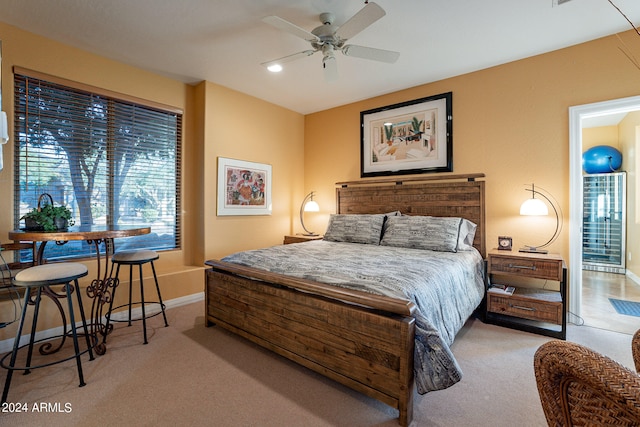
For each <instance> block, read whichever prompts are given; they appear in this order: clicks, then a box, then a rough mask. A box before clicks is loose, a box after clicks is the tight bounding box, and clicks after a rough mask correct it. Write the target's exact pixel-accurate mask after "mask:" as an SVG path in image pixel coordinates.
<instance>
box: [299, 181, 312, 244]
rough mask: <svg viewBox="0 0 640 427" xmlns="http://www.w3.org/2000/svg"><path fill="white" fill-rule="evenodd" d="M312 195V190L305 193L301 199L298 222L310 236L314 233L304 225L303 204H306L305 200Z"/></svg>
mask: <svg viewBox="0 0 640 427" xmlns="http://www.w3.org/2000/svg"><path fill="white" fill-rule="evenodd" d="M312 197H313V191H312V192H310V193H309V194H307V196H306V197H305V198H304V200H303V201H302V204H301V205H300V224H302V229H303V230H304V231H306V232H307V235H310V236H311V235H314V232H313V231H309V230H307V227H305V226H304V206H305V205H306V204H307V201H309V200H310V199H311V198H312Z"/></svg>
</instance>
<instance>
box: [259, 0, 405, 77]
mask: <svg viewBox="0 0 640 427" xmlns="http://www.w3.org/2000/svg"><path fill="white" fill-rule="evenodd" d="M384 15H386V13H385V11H384V9H382V8H381V7H380V6H378V5H377V4H376V3H373V2H371V3H367V5H366V6H365V7H364V8H362V9H360V11H359V12H358V13H356V14H355V15H353V16H352V17H351V18H350V19H349V20H348V21H347V22H345V23H344V24H342V25H341V26H339V27H338V26H337V25H334V20H335V15H334V14H333V13H329V12H327V13H321V14H320V22H322V25H320V26H319V27H317V28H315V29H313V30H311V32H309V31H307V30H305V29H303V28H300V27H298V26H297V25H295V24H292V23H291V22H289V21H286V20H284V19H282V18H280V17H278V16H267V17H265V18H263V19H262V21H263V22H265V23H267V24H269V25H272V26H273V27H275V28H277V29H279V30H282V31H286V32H287V33H289V34H293V35H294V36H296V37H300V38H302V39H304V40H306V41H308V42H309V43H311V47H312V49H308V50H304V51H302V52H298V53H294V54H293V55H288V56H285V57H282V58H278V59H275V60H273V61H269V62H263V63H262V64H261V65H263V66H265V67H267V68H269V69H271V68H270V67H272V66H280V67H281V64H284V63H286V62H291V61H294V60H296V59H299V58H304V57H306V56H310V55H313V54H314V53H316V52H322V55H323V58H322V67H323V69H324V76H325V80H327V81H333V80H336V79H337V78H338V67H337V65H336V58H335V52H336V51H340V52H342V53H343V54H344V55H346V56H354V57H357V58H364V59H371V60H374V61H380V62H386V63H390V64H392V63H394V62H396V60H397V59H398V57H399V56H400V53H399V52H394V51H391V50H383V49H375V48H371V47H365V46H358V45H353V44H345V43H346V41H347V40H348V39H350V38H352V37H353V36H355V35H356V34H358V33H360V32H361V31H362V30H364V29H365V28H367V27H368V26H369V25H371V24H373V23H374V22H376V21H377V20H378V19H380V18H382V17H383V16H384ZM280 69H281V68H280Z"/></svg>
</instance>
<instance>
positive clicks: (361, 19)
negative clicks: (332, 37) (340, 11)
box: [336, 2, 386, 40]
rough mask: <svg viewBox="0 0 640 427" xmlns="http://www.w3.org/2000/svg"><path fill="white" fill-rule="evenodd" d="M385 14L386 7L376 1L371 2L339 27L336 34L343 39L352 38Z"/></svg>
mask: <svg viewBox="0 0 640 427" xmlns="http://www.w3.org/2000/svg"><path fill="white" fill-rule="evenodd" d="M384 15H386V12H385V11H384V9H383V8H381V7H380V6H378V5H377V4H376V3H373V2H371V3H369V4H367V5H366V6H365V7H363V8H362V9H360V11H359V12H358V13H356V14H355V15H353V16H352V17H351V19H349V20H348V21H347V22H345V23H344V24H342V26H341V27H340V28H338V31H336V36H337V37H339V38H340V39H341V40H347V39H350V38H351V37H353V36H355V35H356V34H358V33H359V32H360V31H362V30H364V29H365V28H367V27H368V26H369V25H371V24H373V23H374V22H376V21H377V20H378V19H380V18H382V17H383V16H384Z"/></svg>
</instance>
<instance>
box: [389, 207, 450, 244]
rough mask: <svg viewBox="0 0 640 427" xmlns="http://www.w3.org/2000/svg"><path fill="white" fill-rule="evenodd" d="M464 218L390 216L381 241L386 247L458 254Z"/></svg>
mask: <svg viewBox="0 0 640 427" xmlns="http://www.w3.org/2000/svg"><path fill="white" fill-rule="evenodd" d="M461 222H462V218H455V217H435V216H408V215H406V216H405V215H403V216H390V217H388V218H387V222H386V224H385V232H384V235H383V236H382V240H381V241H380V244H381V245H384V246H396V247H403V248H413V249H427V250H431V251H441V252H457V250H458V234H459V231H460V224H461Z"/></svg>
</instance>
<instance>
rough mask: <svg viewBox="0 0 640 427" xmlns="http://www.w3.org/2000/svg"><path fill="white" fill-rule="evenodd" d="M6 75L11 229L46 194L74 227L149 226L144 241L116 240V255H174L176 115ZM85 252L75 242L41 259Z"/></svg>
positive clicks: (50, 249) (63, 84) (68, 85)
mask: <svg viewBox="0 0 640 427" xmlns="http://www.w3.org/2000/svg"><path fill="white" fill-rule="evenodd" d="M14 72H15V138H14V141H15V151H14V152H15V180H14V182H15V191H14V194H15V204H14V206H15V212H14V214H15V225H16V227H21V226H24V225H23V224H21V223H20V218H21V217H22V215H24V214H25V213H27V212H28V211H29V210H31V209H32V208H33V207H36V206H37V205H38V198H39V196H40V195H41V194H43V193H47V194H49V195H51V196H52V198H53V200H54V204H55V205H65V206H67V207H68V208H69V209H70V210H71V211H72V212H73V217H74V218H73V220H74V221H75V224H76V225H83V226H84V225H136V226H150V227H151V233H150V234H149V235H144V236H139V237H134V238H126V239H122V240H121V241H120V242H118V241H116V244H115V246H116V248H118V249H124V248H127V249H134V248H148V249H172V248H178V247H179V246H180V191H179V189H180V148H181V147H180V143H181V132H182V114H181V112H179V111H175V110H173V111H172V110H171V109H170V108H166V109H163V108H161V107H159V106H157V105H152V104H151V103H148V104H149V105H145V102H144V101H142V102H134V101H139V100H126V99H119V98H118V97H116V96H113V94H111V93H108V92H107V91H101V90H99V89H96V88H89V87H83V86H82V85H80V84H75V85H74V84H73V83H72V82H67V81H63V80H60V79H57V78H52V79H47V78H46V77H48V76H44V78H43V76H41V75H37V73H34V74H36V75H37V77H38V78H36V77H32V76H30V75H31V73H29V75H25V74H22V73H19V72H18V71H17V70H14ZM76 86H77V87H76ZM91 250H92V247H90V245H87V244H86V243H84V242H80V241H78V242H68V243H67V244H65V245H48V246H47V249H46V252H45V257H46V258H47V259H60V258H81V257H88V256H91V255H92V254H91ZM30 255H31V254H26V253H25V254H24V256H25V257H29V256H30Z"/></svg>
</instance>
